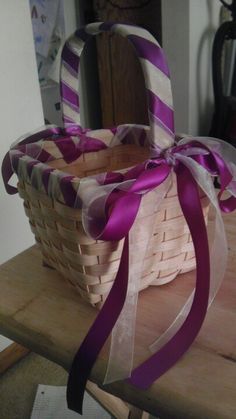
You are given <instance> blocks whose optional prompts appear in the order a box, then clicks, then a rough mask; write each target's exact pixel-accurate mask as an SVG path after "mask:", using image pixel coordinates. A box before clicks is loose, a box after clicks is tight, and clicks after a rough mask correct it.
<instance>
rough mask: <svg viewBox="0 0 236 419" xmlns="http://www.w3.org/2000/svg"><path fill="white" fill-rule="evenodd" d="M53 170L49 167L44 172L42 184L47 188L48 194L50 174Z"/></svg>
mask: <svg viewBox="0 0 236 419" xmlns="http://www.w3.org/2000/svg"><path fill="white" fill-rule="evenodd" d="M53 170H54V169H53V168H52V167H49V168H48V169H45V170H44V171H43V172H42V183H43V186H44V188H45V191H46V193H47V194H48V184H49V177H50V174H51V173H52V172H53Z"/></svg>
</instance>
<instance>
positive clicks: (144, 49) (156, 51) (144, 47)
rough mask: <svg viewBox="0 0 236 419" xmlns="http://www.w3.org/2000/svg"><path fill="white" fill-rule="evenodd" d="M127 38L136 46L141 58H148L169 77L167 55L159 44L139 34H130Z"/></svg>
mask: <svg viewBox="0 0 236 419" xmlns="http://www.w3.org/2000/svg"><path fill="white" fill-rule="evenodd" d="M127 38H128V39H129V41H130V42H131V43H132V45H133V46H134V47H135V49H136V51H137V54H138V56H139V57H140V58H146V59H147V60H148V61H150V62H151V63H152V64H153V65H155V66H156V67H157V68H159V70H161V71H162V73H164V74H165V75H166V76H167V77H169V76H170V74H169V68H168V65H167V62H166V59H165V56H164V54H163V51H162V49H161V48H160V47H158V45H156V44H154V43H153V42H151V41H148V40H147V39H144V38H142V37H141V36H138V35H128V36H127Z"/></svg>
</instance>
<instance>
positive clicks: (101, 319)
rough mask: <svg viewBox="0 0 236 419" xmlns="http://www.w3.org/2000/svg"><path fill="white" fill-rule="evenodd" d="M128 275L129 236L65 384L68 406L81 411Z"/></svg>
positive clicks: (125, 289)
mask: <svg viewBox="0 0 236 419" xmlns="http://www.w3.org/2000/svg"><path fill="white" fill-rule="evenodd" d="M128 276H129V239H128V235H127V236H126V237H125V240H124V247H123V251H122V256H121V261H120V266H119V270H118V273H117V276H116V279H115V281H114V284H113V286H112V288H111V291H110V293H109V295H108V297H107V299H106V301H105V303H104V306H103V308H102V310H101V311H100V312H99V313H98V316H97V318H96V320H95V322H94V323H93V325H92V327H91V328H90V330H89V332H88V334H87V336H86V337H85V339H84V341H83V342H82V344H81V346H80V348H79V350H78V352H77V353H76V355H75V357H74V360H73V363H72V366H71V369H70V373H69V379H68V383H67V404H68V408H69V409H71V410H74V411H75V412H77V413H80V414H82V405H83V397H84V391H85V387H86V382H87V380H88V377H89V375H90V372H91V370H92V368H93V366H94V364H95V361H96V358H97V356H98V354H99V352H100V351H101V349H102V347H103V345H104V343H105V342H106V340H107V338H108V336H109V335H110V333H111V330H112V328H113V327H114V325H115V323H116V321H117V318H118V316H119V314H120V312H121V310H122V307H123V305H124V302H125V298H126V293H127V286H128Z"/></svg>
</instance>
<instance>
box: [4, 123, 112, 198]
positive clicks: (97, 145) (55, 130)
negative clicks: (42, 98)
mask: <svg viewBox="0 0 236 419" xmlns="http://www.w3.org/2000/svg"><path fill="white" fill-rule="evenodd" d="M89 131H91V130H90V129H82V128H81V127H80V126H79V125H70V126H67V127H65V128H60V127H56V126H55V127H51V128H47V129H44V130H42V131H39V132H37V133H35V134H32V135H29V136H27V137H26V138H24V139H23V140H22V141H19V142H18V144H16V145H15V146H14V147H13V149H17V150H19V151H21V152H22V153H27V145H28V144H35V143H38V141H40V140H47V141H54V142H55V144H56V145H57V147H58V149H59V150H60V152H61V154H62V156H63V158H64V160H65V161H66V162H67V163H71V162H72V161H74V160H76V159H77V158H79V157H80V156H81V154H83V153H90V152H93V151H99V150H103V149H105V148H107V146H106V144H105V143H104V142H103V141H101V140H100V139H97V138H94V137H89V135H88V132H89ZM73 136H77V137H79V139H80V141H79V142H78V143H74V142H73V141H72V140H71V141H69V140H70V138H71V137H73ZM37 160H39V161H41V162H42V163H44V162H48V161H50V160H52V157H51V155H50V154H49V153H48V152H47V151H45V150H43V149H41V150H40V153H39V155H38V157H37ZM12 175H13V169H12V165H11V158H10V152H8V153H7V154H6V155H5V157H4V159H3V162H2V178H3V182H4V186H5V189H6V191H7V193H8V194H10V195H14V194H16V193H17V188H15V187H14V186H11V185H9V180H10V179H11V177H12ZM70 202H71V200H70Z"/></svg>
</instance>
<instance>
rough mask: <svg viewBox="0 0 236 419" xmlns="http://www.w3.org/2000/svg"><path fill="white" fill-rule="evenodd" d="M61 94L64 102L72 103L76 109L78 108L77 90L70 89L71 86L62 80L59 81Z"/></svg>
mask: <svg viewBox="0 0 236 419" xmlns="http://www.w3.org/2000/svg"><path fill="white" fill-rule="evenodd" d="M61 95H62V98H63V100H64V101H65V102H67V103H69V104H70V105H72V106H73V107H74V108H75V109H76V110H78V109H79V97H78V95H77V92H75V91H74V90H73V89H71V87H69V86H68V85H67V84H65V83H64V82H63V81H62V82H61Z"/></svg>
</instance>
